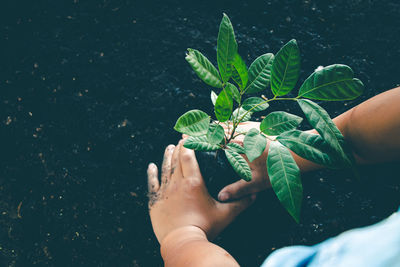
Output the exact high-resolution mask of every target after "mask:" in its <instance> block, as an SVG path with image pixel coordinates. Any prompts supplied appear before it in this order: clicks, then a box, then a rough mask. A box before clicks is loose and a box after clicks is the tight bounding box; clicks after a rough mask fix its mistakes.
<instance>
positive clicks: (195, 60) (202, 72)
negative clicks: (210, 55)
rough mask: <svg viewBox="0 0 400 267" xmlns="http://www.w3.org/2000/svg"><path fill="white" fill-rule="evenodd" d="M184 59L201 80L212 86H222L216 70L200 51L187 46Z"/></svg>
mask: <svg viewBox="0 0 400 267" xmlns="http://www.w3.org/2000/svg"><path fill="white" fill-rule="evenodd" d="M185 59H186V61H187V62H189V64H190V66H191V67H192V69H193V70H194V72H196V74H197V76H199V78H200V79H202V80H203V82H205V83H206V84H208V85H209V86H212V87H217V88H221V87H222V82H221V79H220V77H219V73H218V70H217V69H216V68H215V67H214V65H213V64H212V63H211V62H210V61H209V60H208V59H207V58H206V57H205V56H204V55H203V54H202V53H201V52H200V51H197V50H195V49H191V48H188V53H187V54H186V57H185Z"/></svg>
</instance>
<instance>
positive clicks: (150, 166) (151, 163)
mask: <svg viewBox="0 0 400 267" xmlns="http://www.w3.org/2000/svg"><path fill="white" fill-rule="evenodd" d="M155 167H156V164H154V163H153V162H150V163H149V167H148V168H149V169H154V168H155Z"/></svg>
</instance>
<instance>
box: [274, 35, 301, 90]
mask: <svg viewBox="0 0 400 267" xmlns="http://www.w3.org/2000/svg"><path fill="white" fill-rule="evenodd" d="M299 75H300V51H299V47H298V46H297V42H296V40H294V39H293V40H291V41H289V42H288V43H287V44H286V45H284V46H283V47H282V48H281V50H279V52H278V53H277V54H276V56H275V59H274V62H273V64H272V72H271V90H272V93H273V94H274V95H275V96H282V95H286V94H287V93H289V92H290V91H291V90H292V89H293V88H294V87H295V85H296V83H297V79H298V78H299Z"/></svg>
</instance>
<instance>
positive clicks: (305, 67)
mask: <svg viewBox="0 0 400 267" xmlns="http://www.w3.org/2000/svg"><path fill="white" fill-rule="evenodd" d="M0 7H1V8H0V13H1V14H0V38H1V41H0V59H1V60H0V88H1V91H0V122H1V124H0V135H1V138H0V155H1V160H0V266H23V267H26V266H116V265H118V266H162V260H161V258H160V255H159V247H158V244H157V241H156V239H155V237H154V235H153V233H152V229H151V226H150V221H149V217H148V211H147V203H146V184H145V181H146V174H145V173H146V172H145V170H146V167H147V164H148V163H149V162H152V161H154V162H156V163H157V164H160V162H161V160H162V158H161V157H162V152H163V150H164V148H165V146H167V145H168V144H169V143H176V142H177V141H178V139H179V134H178V133H176V132H174V131H173V130H172V127H173V125H174V123H175V120H176V118H177V117H178V116H179V115H181V114H182V113H184V112H185V111H187V110H189V109H193V108H199V109H202V110H204V111H207V112H209V113H211V112H212V105H211V102H210V100H209V89H210V88H208V87H207V86H205V85H204V84H202V83H201V81H199V79H197V78H196V76H195V75H194V74H193V72H192V71H191V69H190V67H189V66H188V65H187V63H186V62H185V60H184V54H185V50H186V48H188V47H192V48H196V49H199V50H200V51H202V52H203V53H204V54H205V55H207V56H208V57H209V58H210V59H211V61H212V62H213V63H216V56H215V50H216V37H217V32H218V25H219V21H220V19H221V16H222V12H226V13H227V14H228V15H229V16H230V18H231V20H232V22H233V25H234V28H235V30H236V34H237V40H238V43H239V52H240V53H241V55H242V56H243V58H244V60H245V61H246V63H247V65H249V64H250V63H251V62H252V61H253V60H254V59H255V58H256V57H257V56H259V55H261V54H262V53H265V52H273V53H276V52H277V51H278V49H279V48H280V47H281V46H282V45H283V44H284V43H286V42H287V41H288V40H290V39H292V38H295V39H297V40H298V43H299V46H300V49H301V55H302V58H303V59H302V76H301V80H300V81H299V83H300V82H301V81H302V80H304V79H305V78H306V77H307V76H308V74H310V73H311V72H312V71H313V70H314V69H315V68H316V67H317V66H319V65H329V64H333V63H342V64H347V65H349V66H351V67H352V68H353V70H354V72H355V75H356V77H358V78H360V79H361V80H362V81H363V82H364V84H365V86H366V91H365V93H364V95H363V96H362V97H360V98H359V99H357V100H355V101H349V102H346V103H327V104H324V105H323V106H324V107H325V108H326V109H327V110H328V111H329V113H330V114H331V116H335V115H337V114H340V113H341V112H343V111H345V110H347V109H349V108H350V107H353V106H354V105H356V104H357V103H359V102H361V101H363V100H365V99H367V98H369V97H371V96H373V95H376V94H378V93H380V92H383V91H385V90H388V89H390V88H393V87H395V86H398V85H399V83H400V82H399V81H400V80H399V79H400V78H399V77H400V71H399V67H398V64H399V63H398V62H400V46H399V44H398V36H400V25H399V24H400V21H399V19H398V18H399V15H400V4H399V3H398V1H394V0H392V1H387V0H382V1H373V0H365V1H361V0H351V1H349V0H347V1H345V0H342V1H339V0H337V1H316V0H304V1H295V0H284V1H283V0H279V1H278V0H276V1H272V0H271V1H255V2H252V4H248V3H244V1H242V2H240V3H239V2H233V1H219V2H217V1H198V2H196V3H195V2H192V1H168V0H166V1H147V2H145V1H129V0H116V1H111V0H102V1H95V0H91V1H90V0H89V1H83V0H68V1H67V0H65V1H50V0H47V1H45V0H38V1H21V0H16V1H11V0H6V1H3V2H2V3H1V6H0ZM267 96H268V93H267ZM270 110H286V111H290V112H292V113H296V114H300V113H299V110H298V108H297V107H293V106H287V105H286V104H285V103H282V104H277V105H274V106H272V107H271V109H270ZM261 115H262V114H261ZM399 171H400V166H398V165H396V164H384V165H383V164H381V165H376V166H371V167H363V168H362V170H361V173H362V180H361V181H360V182H357V181H354V179H353V178H352V176H351V174H350V173H348V172H345V171H342V172H338V171H320V172H314V173H310V174H306V175H303V183H304V204H303V210H302V217H301V223H300V224H298V225H297V224H295V223H294V222H293V221H292V220H291V219H290V218H289V216H288V215H287V214H286V213H285V211H284V210H283V209H282V208H281V206H280V204H279V203H278V202H277V200H276V198H275V197H274V195H273V193H272V192H270V191H269V192H265V193H263V194H261V195H260V196H259V197H258V200H257V203H256V204H255V205H254V206H253V207H251V208H250V209H249V210H247V211H246V212H245V213H244V214H243V215H242V216H241V217H240V218H239V219H238V220H237V221H236V222H235V223H234V224H233V225H231V226H230V227H229V228H228V229H227V230H226V231H225V232H224V233H223V234H222V235H221V236H220V237H219V238H218V239H217V242H218V244H220V245H222V246H223V247H224V248H226V249H227V250H228V251H229V252H230V253H232V255H233V256H234V257H235V258H237V260H238V261H239V262H240V263H241V265H243V266H258V265H259V264H260V263H261V262H262V261H263V260H264V258H265V257H266V256H268V254H269V253H270V252H271V251H273V250H275V249H277V248H280V247H282V246H287V245H293V244H306V245H308V244H314V243H315V242H319V241H321V240H324V239H326V238H328V237H330V236H333V235H336V234H338V233H340V232H342V231H344V230H347V229H350V228H353V227H358V226H364V225H368V224H372V223H374V222H377V221H379V220H381V219H382V218H384V217H386V216H388V215H390V214H391V213H392V212H393V211H394V210H396V209H397V207H398V206H399V205H400V182H399V178H400V177H399V176H400V175H399Z"/></svg>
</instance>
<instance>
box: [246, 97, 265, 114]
mask: <svg viewBox="0 0 400 267" xmlns="http://www.w3.org/2000/svg"><path fill="white" fill-rule="evenodd" d="M268 107H269V104H268V103H266V101H265V100H264V99H262V98H260V97H249V98H247V99H246V100H245V101H243V108H244V109H245V110H250V109H251V112H258V111H263V110H266V109H267V108H268Z"/></svg>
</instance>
